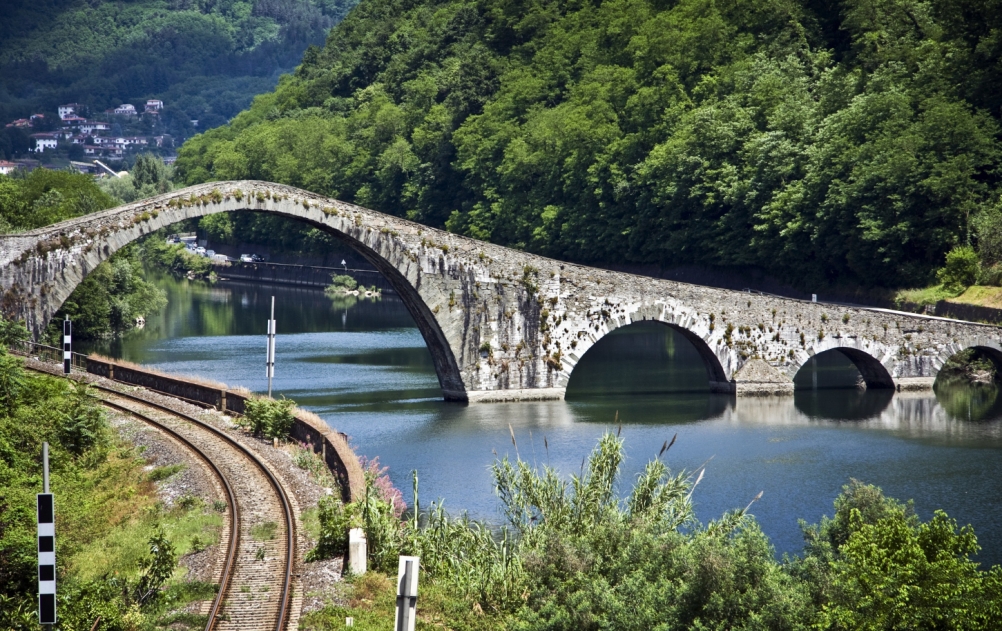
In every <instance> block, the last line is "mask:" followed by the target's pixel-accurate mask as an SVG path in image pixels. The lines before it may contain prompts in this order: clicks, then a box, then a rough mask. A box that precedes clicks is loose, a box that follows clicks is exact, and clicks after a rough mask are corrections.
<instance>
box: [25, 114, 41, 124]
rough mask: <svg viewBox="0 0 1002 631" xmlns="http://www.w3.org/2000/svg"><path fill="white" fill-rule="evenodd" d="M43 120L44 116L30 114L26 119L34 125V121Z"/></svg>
mask: <svg viewBox="0 0 1002 631" xmlns="http://www.w3.org/2000/svg"><path fill="white" fill-rule="evenodd" d="M44 118H45V114H32V115H31V116H29V117H28V119H29V120H30V121H31V122H32V123H34V122H35V121H37V120H42V119H44Z"/></svg>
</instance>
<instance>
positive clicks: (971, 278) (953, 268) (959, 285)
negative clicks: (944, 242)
mask: <svg viewBox="0 0 1002 631" xmlns="http://www.w3.org/2000/svg"><path fill="white" fill-rule="evenodd" d="M979 271H980V270H979V265H978V253H977V252H975V251H974V248H972V247H971V246H969V245H965V246H961V247H956V248H953V249H952V250H950V251H949V252H947V253H946V265H945V266H944V267H943V268H942V269H941V270H939V271H938V272H937V273H936V278H937V280H939V282H940V283H942V285H943V288H944V289H946V290H947V291H955V292H958V293H959V292H961V291H963V290H964V289H967V288H968V287H970V286H971V285H973V284H974V283H976V282H977V280H978V272H979Z"/></svg>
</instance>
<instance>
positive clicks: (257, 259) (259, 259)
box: [251, 254, 264, 263]
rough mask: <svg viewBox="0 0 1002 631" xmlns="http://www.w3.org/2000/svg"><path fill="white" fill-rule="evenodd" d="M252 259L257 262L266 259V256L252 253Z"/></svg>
mask: <svg viewBox="0 0 1002 631" xmlns="http://www.w3.org/2000/svg"><path fill="white" fill-rule="evenodd" d="M251 260H252V261H254V262H255V263H260V262H261V261H263V260H264V258H263V257H260V256H258V255H257V254H251Z"/></svg>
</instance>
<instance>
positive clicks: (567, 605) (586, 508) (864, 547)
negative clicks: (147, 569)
mask: <svg viewBox="0 0 1002 631" xmlns="http://www.w3.org/2000/svg"><path fill="white" fill-rule="evenodd" d="M666 447H667V445H666ZM664 451H665V450H664V449H662V455H663V453H664ZM622 458H623V443H622V441H621V440H620V439H619V438H617V437H616V436H613V435H611V434H606V435H605V436H603V437H602V438H601V440H600V441H599V443H598V446H597V447H596V448H595V450H594V451H593V452H592V454H591V456H590V457H589V458H588V460H587V462H586V463H585V465H584V466H583V468H582V473H581V475H580V476H572V477H571V479H570V481H569V482H568V481H567V480H565V479H564V478H562V477H561V476H560V475H559V474H558V473H557V472H556V471H554V470H552V469H550V468H548V467H547V468H544V469H543V470H542V471H539V470H536V469H534V468H533V467H532V466H530V465H529V464H528V463H526V462H524V461H522V460H517V461H515V462H511V461H509V460H508V459H507V458H505V459H503V460H499V461H497V462H496V463H495V464H494V466H493V473H494V479H495V484H496V488H497V493H498V496H499V498H500V501H501V509H502V514H503V515H504V516H505V523H504V525H503V527H502V528H501V529H500V530H492V529H491V528H489V527H487V526H485V525H481V524H477V523H473V522H471V521H469V520H467V519H465V518H462V517H460V518H455V517H452V516H450V515H448V514H447V513H446V512H445V511H444V509H443V506H442V505H441V504H440V503H433V504H432V505H431V507H430V510H425V511H422V510H421V507H420V506H418V505H415V506H414V507H412V509H411V510H410V511H408V513H407V514H406V515H405V516H404V518H403V520H402V521H400V520H397V519H395V517H394V510H393V509H394V507H395V505H394V504H393V503H392V502H391V501H390V499H389V493H388V492H387V489H386V488H385V484H384V485H383V488H380V486H379V479H380V478H379V473H380V472H379V471H378V470H377V471H375V472H373V471H370V472H369V475H367V482H368V484H369V490H368V491H367V493H366V495H365V498H364V499H363V500H361V501H359V502H356V503H355V504H350V505H348V506H344V505H342V504H341V503H340V501H339V500H337V499H336V498H334V497H330V498H327V499H325V500H323V504H322V506H321V511H320V522H321V538H320V545H319V546H318V547H317V549H316V550H314V551H313V552H312V553H311V555H312V556H313V557H321V558H322V557H325V556H329V555H336V554H341V553H342V552H343V551H344V549H345V546H346V545H347V530H346V529H347V527H349V526H357V527H363V528H365V529H366V533H367V535H368V541H369V553H370V564H371V565H372V566H374V567H375V569H376V570H377V571H379V572H385V573H390V574H392V573H393V572H394V571H395V569H396V555H397V554H400V553H402V554H417V555H420V557H421V563H422V568H423V569H424V570H425V571H426V572H427V574H426V575H425V576H426V577H427V578H426V579H422V580H423V581H426V583H425V585H426V586H425V587H422V589H423V590H424V589H426V590H427V591H425V592H423V593H425V594H428V595H429V596H430V598H428V601H427V602H428V606H427V608H425V609H422V607H421V606H419V607H418V612H419V615H420V616H423V617H424V619H425V620H426V621H427V622H428V623H429V624H444V625H445V626H446V627H447V628H453V629H499V628H505V629H518V630H530V629H538V630H540V631H542V630H543V629H546V630H566V631H576V630H579V629H616V630H633V629H636V630H638V631H640V630H647V629H747V630H751V629H772V630H775V629H791V630H792V629H809V628H813V629H825V630H829V629H830V630H832V631H835V630H842V629H910V630H926V629H928V630H930V631H931V630H933V629H958V630H959V629H985V630H987V629H994V628H997V627H998V625H1000V624H1002V567H999V566H996V567H993V568H991V569H990V570H983V569H981V568H979V567H978V564H977V562H975V561H973V560H971V555H972V554H974V553H976V552H977V550H978V545H977V539H976V538H975V536H974V532H973V531H972V530H971V528H970V527H963V528H958V524H957V523H956V521H955V520H952V519H950V518H949V517H948V516H947V515H945V514H944V513H942V512H937V513H935V515H934V516H933V517H932V519H931V520H929V521H922V520H921V519H919V517H918V516H917V515H916V514H915V512H914V510H913V509H912V507H911V505H910V504H901V503H899V502H897V501H895V500H893V499H890V498H887V497H885V496H884V495H883V494H882V493H881V491H880V489H877V488H875V487H872V486H867V485H865V484H862V483H859V482H857V481H852V482H851V483H850V484H848V485H847V486H845V487H844V488H843V491H842V493H841V494H840V495H839V497H838V498H837V499H836V500H835V512H834V516H833V517H832V518H830V519H829V518H825V519H823V520H822V521H821V523H820V524H817V525H813V526H807V525H805V526H804V539H805V547H804V552H803V554H802V555H801V556H799V557H796V558H792V559H784V560H783V561H782V562H777V561H776V559H775V556H774V551H773V548H772V546H771V545H770V543H769V540H768V538H767V537H766V536H765V535H764V534H763V533H762V531H761V530H760V529H759V527H758V525H757V523H756V522H755V518H754V517H753V516H751V515H750V514H749V513H748V508H745V509H743V510H737V511H732V512H729V513H727V514H725V515H723V516H722V517H721V518H719V519H717V520H714V521H711V522H709V523H706V524H703V523H702V522H700V521H699V520H697V518H696V516H695V512H694V510H693V505H692V501H691V498H692V494H693V492H694V490H695V484H696V483H698V479H696V480H694V476H693V475H690V474H687V473H684V472H672V471H671V470H670V469H669V468H668V466H667V465H666V464H665V463H664V462H663V460H662V459H661V457H660V456H659V457H658V458H656V459H655V460H653V461H651V462H650V463H648V465H647V467H646V468H645V469H644V471H643V472H642V473H641V474H640V475H639V476H638V478H637V480H635V481H634V482H633V485H632V490H631V492H630V493H629V495H628V496H627V497H626V499H625V500H621V499H620V495H619V493H618V489H617V487H618V485H619V484H620V482H621V481H620V479H619V466H620V463H621V462H622ZM415 504H417V484H416V478H415ZM750 506H751V505H749V507H750ZM354 590H355V591H354V594H352V593H349V594H348V597H349V599H350V603H351V605H350V607H349V608H343V607H340V606H329V607H327V608H326V609H324V610H322V611H320V612H317V613H314V614H311V615H309V616H308V617H307V618H306V619H305V624H306V625H307V626H308V627H310V628H329V627H330V626H332V625H333V624H334V622H335V621H339V620H343V618H344V617H345V616H346V615H352V616H355V617H356V620H358V621H360V623H361V628H362V629H378V628H383V627H385V626H386V625H387V624H388V621H389V620H392V616H393V613H392V607H391V606H386V604H387V603H392V590H393V585H392V582H391V581H386V580H385V579H382V578H381V577H380V576H375V577H373V576H369V577H366V578H363V579H360V580H356V581H355V582H354ZM422 598H426V596H422ZM356 624H359V623H356Z"/></svg>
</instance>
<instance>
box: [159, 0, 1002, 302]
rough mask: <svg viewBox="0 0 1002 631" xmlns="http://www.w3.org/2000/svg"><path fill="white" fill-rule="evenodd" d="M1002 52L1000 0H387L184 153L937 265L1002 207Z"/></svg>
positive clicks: (744, 260) (778, 264)
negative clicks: (1001, 179) (1001, 194)
mask: <svg viewBox="0 0 1002 631" xmlns="http://www.w3.org/2000/svg"><path fill="white" fill-rule="evenodd" d="M1000 53H1002V2H999V1H998V0H941V1H939V2H936V3H929V2H921V1H917V0H842V1H841V2H839V1H832V2H827V1H826V2H822V1H821V0H800V1H797V0H717V1H715V2H711V1H709V0H675V1H664V0H606V1H604V2H582V1H580V0H549V1H544V0H362V2H361V3H360V4H359V5H358V7H357V8H356V9H355V10H354V11H353V12H352V14H351V15H350V16H348V18H347V19H346V20H345V21H344V22H342V23H341V24H340V25H339V26H338V27H337V28H335V29H334V31H333V33H332V34H331V36H330V37H329V38H328V40H327V44H326V47H325V48H323V49H322V50H321V49H316V48H311V49H309V50H308V51H307V53H306V55H305V57H304V59H303V62H302V65H301V66H300V67H299V69H298V70H297V71H296V73H295V74H294V76H290V77H287V78H285V79H283V81H282V82H281V83H280V85H279V87H278V88H277V89H276V91H275V92H273V93H270V94H267V95H263V96H261V97H258V98H257V99H256V100H255V102H254V104H253V105H252V107H251V108H250V109H249V110H248V111H246V112H244V113H242V114H240V115H239V116H238V117H237V118H236V119H235V120H234V121H233V122H232V124H230V125H228V126H226V127H222V128H219V129H215V130H212V131H210V132H208V133H206V134H204V135H201V136H197V137H195V138H193V139H192V140H190V141H189V142H188V143H187V144H186V145H185V147H184V148H183V149H182V151H181V154H180V159H179V161H178V164H179V168H180V172H181V173H182V174H183V175H184V177H185V178H186V179H187V181H188V182H191V183H194V182H198V181H205V180H209V179H228V178H244V177H249V178H260V179H264V180H273V181H278V182H286V183H290V184H294V185H297V186H302V187H305V188H308V189H312V190H314V191H317V192H322V193H326V194H330V195H333V196H336V197H339V198H342V199H346V200H354V201H356V202H358V203H361V204H364V205H366V206H369V207H372V208H376V209H379V210H382V211H385V212H389V213H393V214H396V215H402V216H407V217H410V218H413V219H416V220H418V221H422V222H425V223H427V224H431V225H436V226H441V225H445V226H447V227H448V228H449V229H450V230H453V231H457V232H461V233H464V234H468V235H472V236H475V237H479V238H484V239H489V240H491V241H494V242H498V243H502V244H506V245H511V246H515V247H519V248H525V249H528V250H532V251H535V252H540V253H543V254H547V255H552V256H556V257H559V258H564V259H571V260H576V261H581V262H637V263H653V264H662V265H673V264H690V263H696V264H708V265H722V266H734V267H744V266H756V267H759V268H763V269H765V270H768V271H769V272H771V273H773V274H776V275H778V276H780V277H783V278H786V279H789V280H792V281H795V282H797V283H799V284H807V283H834V282H844V283H861V284H864V285H878V286H908V285H918V284H922V283H925V282H927V281H928V280H930V278H931V275H932V273H933V271H934V270H935V269H936V268H937V267H939V266H941V265H942V264H943V257H944V254H945V252H946V251H948V250H949V249H951V248H952V247H954V246H955V245H957V244H958V243H962V242H965V241H966V240H967V239H968V238H972V239H977V230H976V229H975V228H974V227H972V226H975V224H976V222H975V219H976V218H979V217H981V218H983V217H986V216H989V215H992V213H994V215H992V216H998V215H999V208H998V199H999V166H1000V165H1002V163H1000V144H999V108H1000V104H1002V92H1000V91H999V90H998V89H997V86H998V85H999V79H1000V78H1002V64H1000V58H1002V55H1000ZM1000 221H1002V220H1000ZM988 224H991V225H1002V223H999V222H998V221H996V222H995V223H994V224H993V223H992V222H991V221H988V222H987V224H986V223H985V222H984V221H982V222H981V223H979V224H977V225H988Z"/></svg>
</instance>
